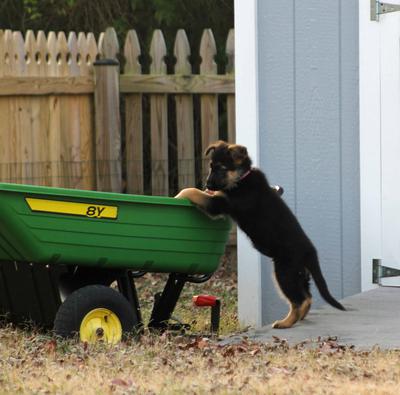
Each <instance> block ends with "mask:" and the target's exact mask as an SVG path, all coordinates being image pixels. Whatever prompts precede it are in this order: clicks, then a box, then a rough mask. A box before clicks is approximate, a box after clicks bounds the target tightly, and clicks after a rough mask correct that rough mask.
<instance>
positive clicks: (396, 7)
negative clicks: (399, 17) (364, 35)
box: [370, 0, 400, 21]
mask: <svg viewBox="0 0 400 395" xmlns="http://www.w3.org/2000/svg"><path fill="white" fill-rule="evenodd" d="M370 1H371V21H379V15H382V14H387V13H389V12H395V11H400V4H390V3H382V2H380V1H379V0H370Z"/></svg>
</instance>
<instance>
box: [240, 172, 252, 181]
mask: <svg viewBox="0 0 400 395" xmlns="http://www.w3.org/2000/svg"><path fill="white" fill-rule="evenodd" d="M250 173H251V169H250V170H247V171H246V173H244V174H243V175H242V176H241V177H240V179H239V181H242V180H244V179H245V178H246V177H247V176H248V175H249V174H250Z"/></svg>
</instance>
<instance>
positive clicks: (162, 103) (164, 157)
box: [150, 30, 169, 195]
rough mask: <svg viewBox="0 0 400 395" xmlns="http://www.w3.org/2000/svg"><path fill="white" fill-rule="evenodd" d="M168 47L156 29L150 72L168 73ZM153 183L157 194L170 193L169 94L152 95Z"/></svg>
mask: <svg viewBox="0 0 400 395" xmlns="http://www.w3.org/2000/svg"><path fill="white" fill-rule="evenodd" d="M166 54H167V47H166V44H165V40H164V36H163V34H162V32H161V30H155V31H154V34H153V38H152V41H151V45H150V56H151V58H152V63H151V66H150V74H166V72H167V66H166V64H165V62H164V57H165V56H166ZM150 134H151V185H152V191H153V194H155V195H168V194H169V180H168V176H169V174H168V102H167V95H165V94H154V95H151V96H150Z"/></svg>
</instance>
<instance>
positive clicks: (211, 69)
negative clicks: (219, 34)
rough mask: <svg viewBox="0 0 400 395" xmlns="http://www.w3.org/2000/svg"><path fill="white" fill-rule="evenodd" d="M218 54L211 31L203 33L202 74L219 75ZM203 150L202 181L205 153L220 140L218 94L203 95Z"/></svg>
mask: <svg viewBox="0 0 400 395" xmlns="http://www.w3.org/2000/svg"><path fill="white" fill-rule="evenodd" d="M216 54H217V46H216V44H215V39H214V35H213V33H212V31H211V29H206V30H204V32H203V36H202V38H201V43H200V56H201V59H202V62H201V65H200V74H208V75H210V74H217V65H216V63H215V61H214V58H215V55H216ZM200 105H201V149H202V158H203V161H202V167H201V168H202V171H201V174H202V181H204V179H205V177H206V175H207V171H208V169H207V159H206V158H205V156H204V151H205V149H206V148H207V147H208V145H210V143H212V142H214V141H216V140H218V138H219V125H218V96H217V95H216V94H206V95H201V98H200Z"/></svg>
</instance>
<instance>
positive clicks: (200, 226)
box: [0, 183, 230, 342]
mask: <svg viewBox="0 0 400 395" xmlns="http://www.w3.org/2000/svg"><path fill="white" fill-rule="evenodd" d="M229 229H230V223H229V221H228V220H223V219H220V220H211V219H210V218H208V217H207V216H206V215H204V214H202V213H201V212H200V211H198V210H197V209H196V208H195V207H194V206H193V205H192V204H191V203H190V202H188V201H186V200H180V199H174V198H168V197H156V196H138V195H125V194H116V193H105V192H94V191H81V190H71V189H62V188H48V187H39V186H30V185H29V186H28V185H18V184H6V183H0V314H2V315H7V316H8V318H9V319H10V320H11V321H13V322H17V323H18V322H23V321H27V320H29V321H31V322H34V323H36V324H39V325H41V326H44V327H53V326H54V329H55V331H56V333H57V334H59V335H61V336H70V335H72V334H73V333H75V332H79V333H80V337H81V339H82V340H87V341H95V340H96V339H99V338H101V339H104V340H105V341H108V342H117V341H119V339H120V338H121V335H122V333H123V332H129V331H132V330H135V329H136V330H137V329H139V328H140V327H141V326H142V318H141V314H140V307H139V301H138V297H137V293H136V288H135V282H134V279H135V277H139V276H141V275H143V274H145V273H146V272H165V273H170V275H169V278H168V281H167V283H166V285H165V288H164V290H163V292H162V293H161V294H158V295H156V298H155V303H154V307H153V311H152V315H151V318H150V321H149V326H150V327H152V328H160V329H164V328H166V327H167V326H168V325H169V322H168V321H169V319H170V317H171V314H172V312H173V310H174V308H175V305H176V302H177V300H178V298H179V295H180V293H181V290H182V288H183V286H184V284H185V282H187V281H193V282H202V281H206V280H207V279H208V278H209V277H210V276H211V275H212V273H213V272H214V271H215V270H216V269H217V267H218V263H219V259H220V257H221V255H222V254H223V252H224V247H225V243H226V241H227V238H228V234H229ZM114 282H117V284H118V290H119V292H118V291H116V290H115V289H114V288H110V285H111V284H112V283H114Z"/></svg>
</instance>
